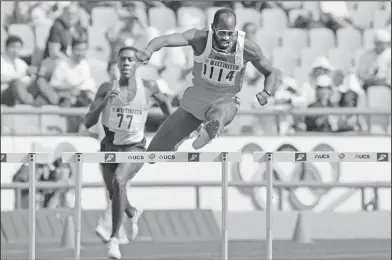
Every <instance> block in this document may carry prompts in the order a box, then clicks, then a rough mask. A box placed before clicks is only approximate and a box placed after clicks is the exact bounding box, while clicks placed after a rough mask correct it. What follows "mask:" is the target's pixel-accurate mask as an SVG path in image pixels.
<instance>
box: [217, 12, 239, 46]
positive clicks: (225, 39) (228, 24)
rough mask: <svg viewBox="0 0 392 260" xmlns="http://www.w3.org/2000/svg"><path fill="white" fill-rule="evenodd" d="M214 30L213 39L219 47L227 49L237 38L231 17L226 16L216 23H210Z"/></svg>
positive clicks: (233, 20)
mask: <svg viewBox="0 0 392 260" xmlns="http://www.w3.org/2000/svg"><path fill="white" fill-rule="evenodd" d="M212 30H213V32H214V39H215V42H216V44H217V45H218V47H219V48H220V49H223V50H225V49H227V48H229V47H231V46H232V43H233V42H235V41H236V39H237V31H236V30H235V19H234V18H232V17H228V18H226V19H225V20H224V21H220V22H218V24H212Z"/></svg>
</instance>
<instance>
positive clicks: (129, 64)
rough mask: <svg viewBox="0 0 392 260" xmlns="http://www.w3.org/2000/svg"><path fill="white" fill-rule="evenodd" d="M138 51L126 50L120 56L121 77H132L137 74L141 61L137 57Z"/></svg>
mask: <svg viewBox="0 0 392 260" xmlns="http://www.w3.org/2000/svg"><path fill="white" fill-rule="evenodd" d="M135 54H136V52H135V51H133V50H124V51H122V52H121V53H120V55H119V56H118V63H117V64H118V69H119V70H120V75H121V77H125V78H131V77H134V76H135V73H136V68H137V67H138V65H139V63H138V61H137V59H136V58H135Z"/></svg>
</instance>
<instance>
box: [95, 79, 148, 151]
mask: <svg viewBox="0 0 392 260" xmlns="http://www.w3.org/2000/svg"><path fill="white" fill-rule="evenodd" d="M112 89H113V90H120V85H119V81H118V80H115V81H114V82H113V88H112ZM126 95H127V90H125V89H121V90H120V95H119V96H118V97H117V98H115V99H114V100H113V102H112V103H111V104H108V105H107V106H106V107H105V108H104V109H103V112H102V124H103V125H104V127H106V128H108V129H109V131H111V132H114V139H113V144H115V145H126V144H133V143H138V142H140V141H142V140H143V138H144V128H145V124H146V121H147V115H148V103H147V97H146V91H145V88H144V84H143V81H142V80H141V79H137V80H136V95H135V97H134V98H133V99H132V101H130V102H128V103H127V102H124V101H123V100H126V99H125V97H126ZM122 97H124V99H123V98H122Z"/></svg>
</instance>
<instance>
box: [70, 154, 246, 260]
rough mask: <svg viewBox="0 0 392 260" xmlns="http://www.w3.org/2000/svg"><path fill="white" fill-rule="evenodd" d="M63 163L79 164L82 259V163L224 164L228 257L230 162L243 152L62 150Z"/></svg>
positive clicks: (77, 241)
mask: <svg viewBox="0 0 392 260" xmlns="http://www.w3.org/2000/svg"><path fill="white" fill-rule="evenodd" d="M62 160H63V162H64V163H76V166H77V167H76V180H75V182H76V183H75V186H76V189H75V197H76V198H75V200H76V201H75V220H76V223H75V251H74V257H75V259H77V260H79V259H80V242H81V241H80V238H81V189H82V174H83V173H82V165H83V163H146V162H201V163H212V162H219V163H222V186H221V187H222V237H221V246H222V259H224V260H228V259H229V255H228V252H229V250H228V247H229V245H228V239H229V238H228V231H227V211H228V200H227V197H228V168H229V165H228V164H229V162H240V161H241V153H240V152H229V153H227V152H202V153H195V152H128V153H125V152H114V153H112V152H101V153H63V154H62Z"/></svg>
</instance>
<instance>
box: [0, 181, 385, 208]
mask: <svg viewBox="0 0 392 260" xmlns="http://www.w3.org/2000/svg"><path fill="white" fill-rule="evenodd" d="M228 185H229V187H242V188H260V187H265V186H266V182H265V181H255V182H243V181H231V182H229V184H228ZM36 186H37V189H69V188H75V184H73V183H61V182H37V184H36ZM220 186H221V182H219V181H165V182H162V181H148V182H145V181H137V182H133V183H132V188H192V189H194V191H195V201H194V205H195V208H196V209H200V208H201V190H202V189H203V188H208V187H217V188H218V187H220ZM82 187H83V188H85V189H99V188H104V187H105V185H104V184H103V183H102V182H91V183H83V185H82ZM306 187H307V188H312V189H328V190H329V189H333V188H349V189H355V190H359V191H360V192H361V197H362V199H361V202H362V206H363V207H364V206H366V205H365V190H366V189H372V190H373V193H374V196H375V197H376V198H377V197H378V192H379V190H380V189H390V188H391V187H392V186H391V183H390V182H340V183H317V182H307V181H301V182H290V183H288V182H280V181H274V189H275V190H276V192H277V194H278V196H277V199H278V210H283V197H282V196H281V194H282V193H283V191H284V190H287V189H296V188H306ZM1 189H2V190H14V191H15V208H16V209H20V208H21V205H22V202H21V199H22V197H21V196H22V195H21V194H22V190H28V189H29V184H28V183H2V184H1ZM377 208H378V202H377V200H376V201H374V205H373V209H374V210H377Z"/></svg>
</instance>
